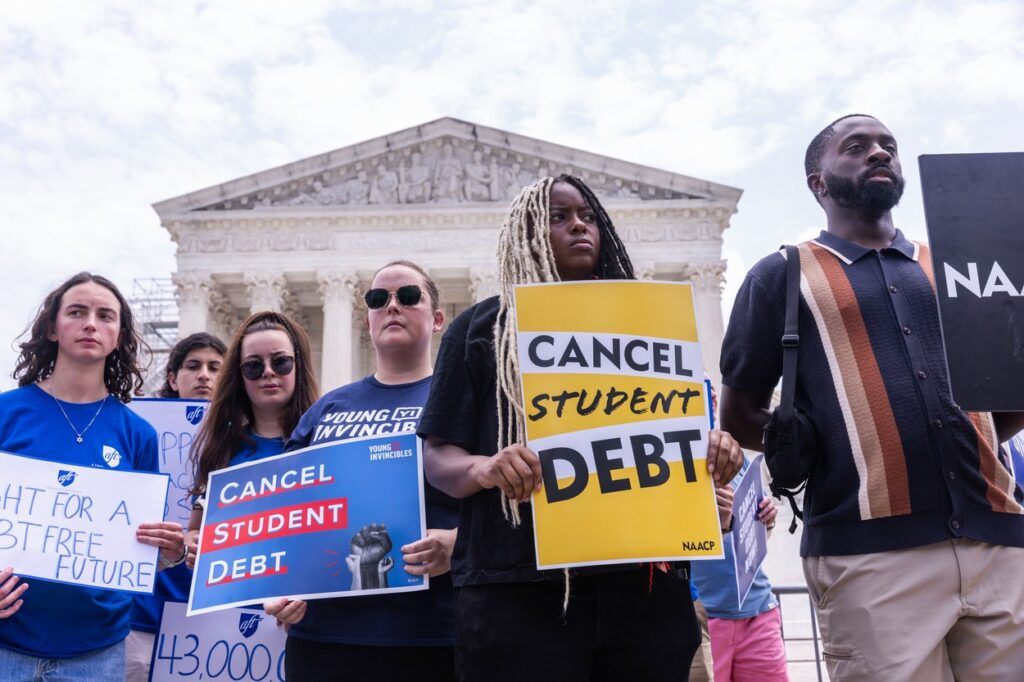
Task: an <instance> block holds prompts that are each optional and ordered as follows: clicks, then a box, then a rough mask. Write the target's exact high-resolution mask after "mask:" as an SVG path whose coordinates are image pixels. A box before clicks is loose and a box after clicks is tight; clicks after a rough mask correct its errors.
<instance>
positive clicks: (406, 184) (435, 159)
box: [154, 118, 741, 218]
mask: <svg viewBox="0 0 1024 682" xmlns="http://www.w3.org/2000/svg"><path fill="white" fill-rule="evenodd" d="M560 173H570V174H573V175H578V176H580V177H582V178H583V179H584V180H585V181H586V182H587V184H588V185H590V186H591V187H592V188H594V190H595V192H597V193H598V194H599V195H601V196H602V197H605V198H612V199H614V198H623V199H626V200H632V201H633V202H635V201H637V200H640V201H651V200H657V201H666V200H668V201H672V200H688V199H705V200H725V201H728V202H730V203H733V204H735V202H736V201H737V200H738V199H739V196H740V193H741V191H740V190H738V189H735V188H732V187H727V186H725V185H718V184H715V183H710V182H707V181H704V180H698V179H696V178H691V177H688V176H685V175H680V174H677V173H671V172H668V171H663V170H658V169H655V168H650V167H647V166H642V165H639V164H634V163H630V162H627V161H621V160H619V159H613V158H610V157H607V156H602V155H599V154H593V153H590V152H586V151H582V150H578V149H573V148H571V147H565V146H562V145H557V144H553V143H550V142H544V141H542V140H537V139H534V138H529V137H524V136H522V135H515V134H513V133H509V132H506V131H503V130H497V129H494V128H487V127H484V126H479V125H475V124H472V123H467V122H464V121H458V120H455V119H452V118H442V119H438V120H436V121H432V122H430V123H426V124H423V125H420V126H417V127H415V128H408V129H406V130H402V131H399V132H396V133H392V134H390V135H385V136H383V137H378V138H375V139H372V140H369V141H366V142H360V143H358V144H354V145H351V146H348V147H344V148H342V149H338V150H335V151H331V152H327V153H326V154H321V155H319V156H315V157H311V158H308V159H303V160H300V161H296V162H294V163H290V164H288V165H285V166H281V167H278V168H273V169H270V170H267V171H263V172H260V173H256V174H254V175H250V176H247V177H244V178H239V179H238V180H233V181H231V182H227V183H224V184H222V185H218V186H216V187H210V188H207V189H203V190H199V191H197V192H192V193H190V194H186V195H183V196H180V197H176V198H174V199H168V200H166V201H162V202H160V203H157V204H154V208H155V209H156V211H157V213H158V214H159V215H160V216H161V218H168V217H170V216H171V215H179V216H180V215H181V214H183V213H192V212H196V211H203V212H214V211H239V210H251V211H266V212H268V213H273V212H293V211H302V212H306V211H310V210H312V211H316V210H323V209H328V210H336V209H338V208H341V209H350V208H359V207H368V206H369V207H373V206H398V205H409V206H410V207H412V206H415V205H425V204H434V205H454V204H475V203H482V202H500V203H502V204H507V203H508V201H509V200H511V199H512V198H513V197H514V196H515V195H516V194H517V193H518V192H519V190H520V189H521V188H522V187H523V186H525V185H527V184H530V183H531V182H533V181H535V180H536V179H538V178H540V177H544V176H546V175H558V174H560Z"/></svg>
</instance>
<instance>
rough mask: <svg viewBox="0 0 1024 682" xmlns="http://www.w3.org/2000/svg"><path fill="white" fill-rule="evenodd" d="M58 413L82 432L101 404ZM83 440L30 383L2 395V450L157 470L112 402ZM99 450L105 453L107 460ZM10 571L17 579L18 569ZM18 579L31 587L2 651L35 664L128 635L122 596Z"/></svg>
mask: <svg viewBox="0 0 1024 682" xmlns="http://www.w3.org/2000/svg"><path fill="white" fill-rule="evenodd" d="M61 406H62V407H63V408H64V411H65V412H67V416H68V419H70V420H71V422H72V423H73V424H75V426H76V427H78V428H82V427H84V426H85V425H86V424H88V423H89V420H91V419H92V418H93V416H94V415H96V410H97V409H99V407H100V403H99V402H93V403H65V402H61ZM82 437H83V442H82V443H76V442H75V432H74V431H72V429H71V426H69V425H68V423H67V420H65V418H64V415H62V414H61V411H60V409H59V408H58V407H57V405H56V404H54V400H53V397H51V396H50V395H49V394H47V393H45V392H44V391H43V390H42V389H41V388H39V387H38V386H36V385H35V384H32V385H29V386H24V387H22V388H18V389H15V390H13V391H8V392H6V393H3V394H0V450H4V451H6V452H12V453H15V454H19V455H26V456H30V457H37V458H39V459H45V460H48V461H55V462H64V463H67V464H71V465H73V466H80V467H86V466H91V467H96V468H99V469H119V470H121V471H131V470H135V471H157V452H158V451H157V435H156V430H155V429H154V428H153V427H152V426H150V425H149V424H148V423H147V422H146V421H145V420H144V419H143V418H142V417H139V416H138V415H137V414H135V413H134V412H133V411H132V410H130V409H128V408H127V407H125V406H124V405H123V404H121V403H120V402H119V401H118V400H117V399H116V398H115V397H113V396H108V397H107V399H106V402H105V403H104V404H103V409H102V410H100V413H99V415H98V416H96V420H95V421H94V422H93V424H92V426H90V427H89V428H88V429H86V431H85V433H84V434H83V436H82ZM105 448H110V449H107V453H108V456H107V457H106V458H104V456H103V452H104V449H105ZM111 449H112V450H111ZM111 453H113V454H111ZM146 520H150V519H146ZM159 520H160V519H151V521H154V522H155V521H159ZM0 563H3V562H2V561H0ZM14 570H15V573H17V570H18V567H17V565H15V566H14ZM22 580H24V581H25V582H27V583H28V584H29V586H30V587H29V588H28V591H27V592H25V596H24V600H25V601H24V603H23V604H22V606H21V609H20V610H19V611H18V612H17V613H16V614H14V615H13V616H11V617H10V618H8V619H6V620H3V621H0V647H2V648H5V649H10V650H12V651H16V652H18V653H21V654H26V655H28V656H36V657H39V658H68V657H71V656H79V655H81V654H86V653H89V652H90V651H96V650H98V649H103V648H105V647H108V646H111V645H113V644H116V643H117V642H119V641H121V640H122V639H124V638H125V637H126V636H127V635H128V626H129V614H130V612H131V605H132V595H131V594H129V593H128V592H117V591H114V590H104V589H97V588H92V587H79V586H78V585H69V584H66V583H57V582H51V581H48V580H38V579H35V578H22Z"/></svg>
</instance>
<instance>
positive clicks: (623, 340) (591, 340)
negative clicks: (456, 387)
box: [515, 281, 722, 569]
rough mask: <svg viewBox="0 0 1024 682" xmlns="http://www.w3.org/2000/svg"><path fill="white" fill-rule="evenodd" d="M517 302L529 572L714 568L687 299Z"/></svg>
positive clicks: (673, 288) (539, 298) (712, 511)
mask: <svg viewBox="0 0 1024 682" xmlns="http://www.w3.org/2000/svg"><path fill="white" fill-rule="evenodd" d="M515 299H516V325H517V337H516V338H517V344H518V351H519V368H520V372H521V381H522V391H523V400H524V403H523V404H524V405H525V409H526V436H527V441H528V444H529V446H530V448H531V449H533V450H534V451H535V452H536V453H537V454H538V456H539V457H540V460H541V468H542V473H543V487H542V489H541V490H540V492H539V493H535V494H534V496H533V500H532V501H533V504H532V508H533V522H534V529H535V532H534V540H535V545H536V552H537V567H538V568H542V569H544V568H560V567H566V566H586V565H593V564H609V563H626V562H636V561H661V560H672V559H684V558H689V559H712V558H720V557H721V556H722V534H721V529H720V528H719V521H718V512H717V509H716V507H715V494H714V488H713V486H712V481H711V478H710V477H709V476H708V473H707V468H706V464H705V460H706V457H707V446H708V431H709V424H710V422H709V418H708V417H709V414H710V412H711V409H710V404H711V403H710V400H711V399H710V396H709V395H708V392H707V391H706V390H705V385H704V372H703V369H702V367H701V359H700V358H701V355H700V344H699V342H698V338H697V325H696V316H695V312H694V306H693V291H692V287H691V286H690V285H689V284H681V283H674V282H673V283H669V282H633V281H629V282H621V281H620V282H610V281H593V282H574V283H560V284H539V285H525V286H519V287H516V290H515Z"/></svg>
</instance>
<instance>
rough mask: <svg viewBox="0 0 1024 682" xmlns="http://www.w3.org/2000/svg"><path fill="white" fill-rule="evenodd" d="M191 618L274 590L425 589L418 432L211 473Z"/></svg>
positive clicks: (312, 593) (332, 593)
mask: <svg viewBox="0 0 1024 682" xmlns="http://www.w3.org/2000/svg"><path fill="white" fill-rule="evenodd" d="M207 491H208V492H207V498H206V507H205V510H204V512H203V525H202V530H201V532H200V544H199V556H198V558H197V559H196V567H195V571H194V573H193V577H192V590H191V596H190V598H189V615H190V616H191V615H193V614H198V613H206V612H208V611H213V610H217V609H223V608H225V607H230V606H239V605H243V604H251V603H254V602H261V601H263V600H265V599H270V598H274V597H291V598H297V599H311V598H321V597H343V596H351V595H354V594H358V595H366V594H378V593H385V592H403V591H409V590H425V589H427V587H428V582H427V578H426V577H420V576H414V575H410V574H408V573H406V572H405V571H404V570H402V565H401V561H402V557H401V552H400V550H399V548H400V547H401V546H402V545H405V544H408V543H410V542H414V541H416V540H419V539H420V538H422V537H423V536H424V535H426V519H425V515H424V507H423V468H422V462H421V459H420V441H419V438H417V437H416V434H415V433H407V434H397V435H396V434H389V435H386V436H373V437H369V438H359V439H353V440H348V441H342V442H336V443H326V444H323V445H314V446H312V447H309V448H304V449H302V450H296V451H295V452H291V453H287V454H284V455H278V456H276V457H270V458H267V459H261V460H258V461H255V462H250V463H246V464H240V465H238V466H234V467H230V468H228V469H222V470H220V471H216V472H214V473H213V474H211V475H210V480H209V482H208V486H207Z"/></svg>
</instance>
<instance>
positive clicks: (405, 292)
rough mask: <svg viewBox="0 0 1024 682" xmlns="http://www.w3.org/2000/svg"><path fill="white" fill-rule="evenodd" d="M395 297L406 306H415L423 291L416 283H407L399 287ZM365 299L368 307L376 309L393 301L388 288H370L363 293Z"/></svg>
mask: <svg viewBox="0 0 1024 682" xmlns="http://www.w3.org/2000/svg"><path fill="white" fill-rule="evenodd" d="M395 298H397V299H398V302H399V303H401V304H402V305H404V306H413V305H416V304H417V303H419V302H420V299H421V298H423V291H422V290H421V289H420V288H419V287H418V286H416V285H415V284H406V285H405V286H404V287H398V290H397V291H395ZM363 300H364V301H366V307H367V308H369V309H370V310H376V309H377V308H383V307H384V306H386V305H387V304H388V302H389V301H391V292H390V291H388V290H387V289H370V290H369V291H367V292H366V294H364V295H363Z"/></svg>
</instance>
